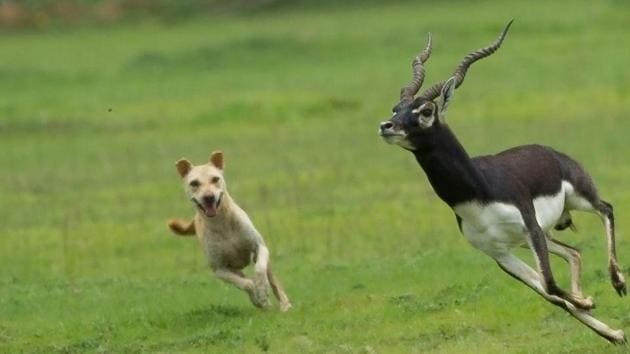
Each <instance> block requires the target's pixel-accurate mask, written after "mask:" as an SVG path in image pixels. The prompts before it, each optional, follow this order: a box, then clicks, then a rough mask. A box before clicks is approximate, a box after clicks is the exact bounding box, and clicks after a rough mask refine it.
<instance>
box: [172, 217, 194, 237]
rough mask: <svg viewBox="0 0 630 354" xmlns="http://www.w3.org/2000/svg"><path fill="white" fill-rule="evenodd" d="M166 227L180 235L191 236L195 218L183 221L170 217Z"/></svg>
mask: <svg viewBox="0 0 630 354" xmlns="http://www.w3.org/2000/svg"><path fill="white" fill-rule="evenodd" d="M168 227H169V228H170V229H171V231H173V233H175V234H177V235H180V236H192V235H194V234H195V220H194V219H193V220H190V221H184V220H179V219H171V220H169V221H168Z"/></svg>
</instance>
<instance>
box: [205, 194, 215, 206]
mask: <svg viewBox="0 0 630 354" xmlns="http://www.w3.org/2000/svg"><path fill="white" fill-rule="evenodd" d="M203 202H204V204H213V203H214V195H205V196H204V197H203Z"/></svg>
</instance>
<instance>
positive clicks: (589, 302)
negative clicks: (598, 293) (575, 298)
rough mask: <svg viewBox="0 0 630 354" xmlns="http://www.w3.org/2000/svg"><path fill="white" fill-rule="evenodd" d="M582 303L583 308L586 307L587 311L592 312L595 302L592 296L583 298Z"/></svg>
mask: <svg viewBox="0 0 630 354" xmlns="http://www.w3.org/2000/svg"><path fill="white" fill-rule="evenodd" d="M582 303H583V305H585V307H588V310H592V309H594V308H595V307H596V305H595V301H593V297H592V296H587V297H586V298H583V299H582Z"/></svg>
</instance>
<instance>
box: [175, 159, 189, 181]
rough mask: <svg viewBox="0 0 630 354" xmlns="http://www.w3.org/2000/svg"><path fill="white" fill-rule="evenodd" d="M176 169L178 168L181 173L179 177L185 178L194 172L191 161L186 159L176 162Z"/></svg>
mask: <svg viewBox="0 0 630 354" xmlns="http://www.w3.org/2000/svg"><path fill="white" fill-rule="evenodd" d="M175 167H176V168H177V172H179V175H180V176H182V178H184V177H186V175H187V174H188V172H190V170H192V163H190V161H188V160H186V159H180V160H179V161H177V162H175Z"/></svg>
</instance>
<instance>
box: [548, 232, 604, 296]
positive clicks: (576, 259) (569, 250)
mask: <svg viewBox="0 0 630 354" xmlns="http://www.w3.org/2000/svg"><path fill="white" fill-rule="evenodd" d="M547 246H548V248H549V252H551V253H553V254H556V255H558V256H560V257H562V258H563V259H564V260H565V261H567V263H569V266H570V267H571V293H572V294H573V296H575V297H578V298H582V299H584V300H585V301H586V303H588V302H590V303H591V308H594V307H595V305H594V304H593V299H592V298H591V297H590V296H588V297H585V296H584V295H583V294H582V285H581V282H580V276H581V272H582V255H581V254H580V251H578V250H577V249H575V248H573V247H571V246H569V245H567V244H564V243H562V242H560V241H558V240H554V239H552V238H550V237H549V238H547Z"/></svg>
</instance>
